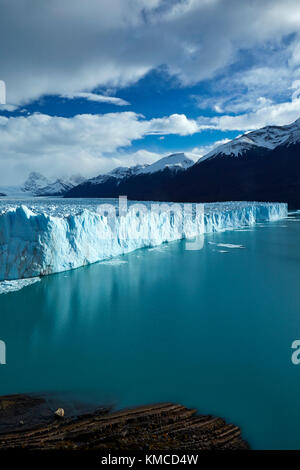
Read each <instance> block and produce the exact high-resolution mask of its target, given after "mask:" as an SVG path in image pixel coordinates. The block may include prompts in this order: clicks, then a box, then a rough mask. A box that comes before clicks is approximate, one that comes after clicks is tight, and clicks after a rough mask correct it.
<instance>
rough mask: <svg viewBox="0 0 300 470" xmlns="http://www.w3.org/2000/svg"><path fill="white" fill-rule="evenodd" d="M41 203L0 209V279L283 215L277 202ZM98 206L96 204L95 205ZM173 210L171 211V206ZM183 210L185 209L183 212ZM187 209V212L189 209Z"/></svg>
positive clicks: (28, 275)
mask: <svg viewBox="0 0 300 470" xmlns="http://www.w3.org/2000/svg"><path fill="white" fill-rule="evenodd" d="M108 201H109V203H110V209H109V208H108V210H107V211H104V212H103V211H102V210H101V211H99V210H98V206H99V204H100V202H99V201H97V202H96V201H93V202H92V203H90V204H89V203H88V201H85V207H84V206H83V205H82V204H81V205H80V204H79V205H76V204H73V205H72V204H71V203H70V202H69V201H68V202H66V203H63V202H59V201H57V202H56V205H55V204H54V205H53V204H50V203H47V202H44V201H43V202H41V203H38V202H37V203H33V204H31V205H30V204H26V206H25V205H22V204H16V202H14V203H13V202H12V203H10V204H7V206H2V207H0V281H3V280H15V279H25V278H32V277H39V276H44V275H48V274H53V273H58V272H62V271H66V270H70V269H75V268H78V267H80V266H84V265H87V264H91V263H95V262H97V261H102V260H106V259H110V258H112V257H115V256H119V255H122V254H125V253H129V252H131V251H134V250H136V249H139V248H147V247H152V246H157V245H160V244H162V243H166V242H171V241H175V240H180V239H191V238H193V237H196V236H198V235H202V234H205V233H210V232H214V231H224V230H233V229H237V228H242V227H246V226H251V225H254V224H255V223H257V222H263V221H275V220H279V219H282V218H284V217H286V216H287V213H288V208H287V205H286V204H283V203H249V202H228V203H210V204H203V205H202V204H196V205H193V204H174V205H172V204H171V203H165V204H164V203H151V202H148V203H135V204H134V203H130V204H129V205H128V210H127V212H126V213H119V210H118V201H117V200H108ZM100 207H101V206H100ZM173 208H174V210H173ZM184 208H187V209H189V210H187V215H185V212H184V210H183V209H184ZM190 211H191V212H190Z"/></svg>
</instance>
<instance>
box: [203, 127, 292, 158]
mask: <svg viewBox="0 0 300 470" xmlns="http://www.w3.org/2000/svg"><path fill="white" fill-rule="evenodd" d="M298 142H300V119H297V121H295V122H294V123H292V124H289V125H287V126H266V127H263V128H262V129H258V130H256V131H252V132H248V133H246V134H244V135H242V136H240V137H237V138H235V139H233V140H231V141H230V142H228V143H227V144H223V145H221V146H219V147H217V148H216V149H214V150H212V151H211V152H209V153H208V154H206V155H205V156H204V157H202V158H200V160H199V161H198V162H199V163H201V162H203V161H204V160H207V159H209V158H214V157H216V156H218V155H228V156H232V157H239V156H242V155H243V154H244V153H245V152H247V151H248V150H253V149H255V148H262V149H268V150H274V149H275V148H276V147H278V146H280V145H287V146H288V145H293V144H296V143H298Z"/></svg>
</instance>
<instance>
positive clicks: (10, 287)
mask: <svg viewBox="0 0 300 470" xmlns="http://www.w3.org/2000/svg"><path fill="white" fill-rule="evenodd" d="M40 280H41V279H40V278H39V277H34V278H30V279H17V280H15V281H2V282H0V295H1V294H9V293H10V292H16V291H18V290H21V289H23V288H24V287H28V286H31V285H32V284H35V283H36V282H39V281H40Z"/></svg>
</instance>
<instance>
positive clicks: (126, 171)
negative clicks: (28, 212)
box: [66, 153, 194, 197]
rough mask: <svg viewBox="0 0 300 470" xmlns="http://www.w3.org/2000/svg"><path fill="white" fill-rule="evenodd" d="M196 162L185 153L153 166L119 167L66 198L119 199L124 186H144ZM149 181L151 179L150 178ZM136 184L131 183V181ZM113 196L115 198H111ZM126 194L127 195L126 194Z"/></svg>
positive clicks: (70, 193) (86, 182)
mask: <svg viewBox="0 0 300 470" xmlns="http://www.w3.org/2000/svg"><path fill="white" fill-rule="evenodd" d="M192 165H194V161H193V160H191V159H190V158H188V157H187V156H186V155H185V154H184V153H174V154H172V155H169V156H167V157H163V158H160V159H159V160H158V161H156V162H154V163H152V164H151V165H136V166H133V167H130V168H128V167H118V168H115V169H114V170H112V171H110V172H109V173H106V174H105V175H99V176H97V177H96V178H91V179H89V180H87V181H85V182H84V183H82V184H80V185H78V186H76V187H74V188H72V189H71V190H70V191H68V192H67V193H66V197H117V196H115V195H116V194H117V193H118V194H119V191H120V190H119V188H120V187H121V186H122V185H123V184H124V185H125V186H126V184H127V182H128V184H130V185H132V186H133V187H134V186H135V187H138V186H139V185H140V184H143V183H142V181H143V180H144V178H145V177H146V176H147V177H150V178H151V176H153V175H158V178H164V177H165V174H166V175H167V177H168V176H170V175H175V174H177V173H178V172H179V173H180V172H181V171H183V170H186V169H187V168H189V167H190V166H192ZM148 179H149V178H148ZM132 180H134V182H132V183H131V181H132ZM111 194H113V196H111ZM124 194H126V193H124Z"/></svg>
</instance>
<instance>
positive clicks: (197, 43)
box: [0, 0, 300, 105]
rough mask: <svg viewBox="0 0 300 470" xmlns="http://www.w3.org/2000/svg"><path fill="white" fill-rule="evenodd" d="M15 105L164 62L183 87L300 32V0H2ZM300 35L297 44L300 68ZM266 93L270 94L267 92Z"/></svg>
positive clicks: (128, 76)
mask: <svg viewBox="0 0 300 470" xmlns="http://www.w3.org/2000/svg"><path fill="white" fill-rule="evenodd" d="M0 10H1V17H0V43H1V44H2V45H4V44H5V49H4V51H2V54H1V56H0V70H1V74H2V75H3V76H1V79H3V80H5V81H6V84H7V98H8V99H7V102H8V103H9V104H12V105H23V104H26V103H27V102H29V101H30V100H33V99H37V98H39V97H40V96H42V95H45V94H57V95H66V94H71V95H72V94H74V93H77V92H78V91H79V92H92V91H93V90H94V89H96V88H97V87H99V86H101V87H122V86H125V85H128V84H131V83H135V82H136V81H138V80H139V79H140V78H141V77H143V76H144V75H145V74H146V73H147V72H148V71H150V70H152V69H156V68H158V67H161V66H164V67H165V68H166V69H167V71H168V72H169V73H170V74H171V75H173V76H175V77H177V79H178V81H179V82H180V84H181V85H191V84H193V83H198V82H199V81H201V80H206V79H210V78H212V77H215V76H216V74H218V73H220V71H222V70H223V69H224V67H227V66H229V65H230V64H234V63H235V62H237V61H238V60H239V58H240V53H241V51H245V50H247V51H253V53H254V54H256V53H257V51H259V50H263V49H264V48H265V46H266V45H268V50H269V53H271V54H272V51H273V49H274V48H275V46H276V47H277V48H278V49H279V50H281V51H282V50H284V49H285V48H286V46H285V45H284V44H281V40H282V39H283V38H284V37H286V36H291V35H293V34H295V33H297V32H298V31H299V29H300V5H299V1H298V0H285V1H284V2H282V0H264V1H263V2H262V1H261V0H251V1H250V0H245V1H240V0H226V1H224V0H101V1H99V0H85V1H84V2H83V1H82V0H64V1H63V2H62V1H61V0H51V2H45V1H44V2H42V1H40V2H37V1H36V2H28V0H18V2H16V1H11V0H0ZM299 47H300V46H299V39H297V44H296V43H295V45H294V47H291V48H290V49H289V58H288V59H289V60H290V62H289V67H296V66H298V62H299ZM262 96H263V95H262Z"/></svg>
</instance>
